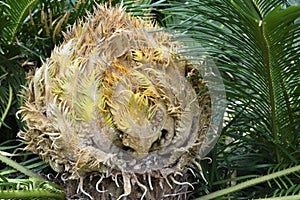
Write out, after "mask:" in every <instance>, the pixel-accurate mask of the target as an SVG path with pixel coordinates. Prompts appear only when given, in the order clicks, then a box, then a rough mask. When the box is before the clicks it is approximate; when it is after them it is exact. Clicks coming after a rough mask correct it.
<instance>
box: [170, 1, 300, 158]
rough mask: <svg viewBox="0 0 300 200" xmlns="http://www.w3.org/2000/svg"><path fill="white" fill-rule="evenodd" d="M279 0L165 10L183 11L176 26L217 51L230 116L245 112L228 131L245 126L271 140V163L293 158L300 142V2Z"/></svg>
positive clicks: (190, 4)
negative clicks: (291, 2) (285, 3)
mask: <svg viewBox="0 0 300 200" xmlns="http://www.w3.org/2000/svg"><path fill="white" fill-rule="evenodd" d="M282 3H284V1H279V0H277V1H272V2H271V3H270V2H266V1H248V0H239V1H238V0H236V1H226V0H224V1H215V2H211V1H201V2H198V1H190V2H188V3H187V4H186V6H185V8H184V10H183V11H181V12H178V8H179V7H182V6H183V5H180V4H178V7H174V8H171V9H170V11H169V12H174V15H175V12H176V15H177V18H178V16H181V24H180V25H177V26H174V28H176V29H184V30H185V31H186V33H188V34H190V37H193V38H195V39H197V41H200V43H202V44H203V46H205V47H207V48H208V51H209V52H210V53H211V54H212V55H217V56H218V60H217V65H218V66H219V67H220V68H221V69H222V71H223V74H224V78H226V79H227V80H226V86H227V91H228V93H227V94H228V97H229V100H230V103H231V105H230V108H231V109H232V110H233V112H228V114H229V117H230V119H233V118H234V114H233V113H237V112H238V110H243V111H244V112H243V114H242V115H241V116H239V119H238V120H237V121H236V122H235V124H231V127H230V129H231V130H230V132H232V133H233V132H237V131H238V130H243V134H244V135H245V136H246V135H249V136H250V137H252V138H255V137H256V138H261V139H262V142H263V143H265V144H268V143H269V144H272V145H270V146H272V149H270V150H271V151H272V152H275V155H276V156H275V157H273V158H276V159H275V160H274V162H280V161H281V160H282V159H288V160H291V159H292V160H293V161H295V160H297V159H296V158H295V157H294V155H293V156H292V155H291V151H293V150H292V149H294V148H295V147H296V146H297V145H299V131H297V130H299V125H298V124H299V122H300V117H299V105H300V96H299V93H298V92H296V90H295V88H296V87H297V85H299V78H297V77H299V73H300V72H299V56H298V54H299V51H300V45H299V40H300V36H299V31H300V29H299V24H297V23H295V21H296V19H297V18H299V17H300V7H299V6H288V5H286V6H285V7H283V6H282ZM188 15H189V16H188ZM185 18H187V19H188V20H184V19H185ZM233 82H234V83H235V84H232V83H233ZM232 114H233V115H232ZM228 129H229V127H228ZM228 131H229V130H228ZM278 145H280V147H281V148H279V147H278ZM283 150H284V151H286V152H289V153H285V152H284V151H283Z"/></svg>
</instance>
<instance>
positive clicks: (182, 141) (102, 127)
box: [19, 6, 211, 199]
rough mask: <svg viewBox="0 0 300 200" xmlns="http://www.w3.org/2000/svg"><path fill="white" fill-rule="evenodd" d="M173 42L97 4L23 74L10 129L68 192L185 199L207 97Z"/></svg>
mask: <svg viewBox="0 0 300 200" xmlns="http://www.w3.org/2000/svg"><path fill="white" fill-rule="evenodd" d="M179 48H181V44H180V43H178V42H175V41H173V40H172V37H171V35H169V34H167V33H165V32H162V31H160V30H159V28H158V27H157V26H156V25H155V24H154V23H152V22H149V21H144V20H141V19H137V18H134V17H131V16H129V15H127V14H126V13H125V10H124V9H123V8H121V7H120V8H108V7H106V6H98V9H97V11H96V13H95V14H94V15H91V14H90V15H88V16H87V19H86V21H80V22H78V23H77V24H75V25H73V26H72V27H71V28H70V30H69V32H68V33H66V34H65V41H64V42H63V43H62V44H61V45H60V46H59V47H56V48H55V49H54V50H53V52H52V55H51V57H50V58H49V59H48V60H47V61H46V62H45V63H44V64H43V66H42V67H41V68H39V69H37V70H36V72H35V74H34V75H33V76H32V77H30V83H29V86H28V87H27V88H26V90H25V92H24V99H25V103H24V106H23V107H22V108H21V113H22V116H23V118H24V120H26V122H27V126H28V130H27V131H26V132H20V133H19V136H20V137H21V138H22V139H23V140H24V141H25V143H26V144H27V147H26V148H25V150H30V151H33V152H35V153H37V154H39V155H40V157H41V158H42V159H44V160H45V161H46V162H48V163H49V164H50V165H51V167H52V168H53V169H54V170H55V171H57V172H59V173H62V174H63V175H62V177H63V180H65V181H66V182H65V183H66V186H67V187H66V188H67V189H66V193H67V194H68V195H69V196H70V198H71V196H72V195H73V196H74V195H75V196H76V193H78V192H79V193H81V194H83V195H86V196H89V197H90V198H91V199H92V198H94V199H117V198H118V199H122V198H123V197H125V196H127V197H128V198H129V199H136V198H141V199H143V198H144V199H162V198H166V199H173V198H174V199H175V198H176V199H177V198H181V199H184V198H187V193H188V192H189V191H191V190H192V189H193V186H192V181H193V179H194V178H193V176H192V175H193V169H197V170H199V169H200V170H201V167H200V165H199V164H198V162H197V161H198V160H200V159H201V158H202V157H201V156H200V154H199V152H200V151H201V150H203V149H205V148H207V146H206V145H207V133H208V127H209V125H210V122H211V108H210V107H211V100H210V95H209V93H208V92H207V88H206V85H205V83H204V81H203V80H202V79H200V70H201V66H200V65H195V64H194V63H192V62H188V59H187V58H185V57H183V56H180V55H179V50H178V49H179ZM203 91H204V92H203ZM188 172H190V173H188ZM72 180H73V181H72ZM74 180H75V182H74ZM74 183H75V184H79V185H78V188H79V190H78V191H77V192H76V191H73V188H74V187H73V186H72V185H74ZM81 194H78V195H79V196H80V195H81Z"/></svg>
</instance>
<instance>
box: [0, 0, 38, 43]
mask: <svg viewBox="0 0 300 200" xmlns="http://www.w3.org/2000/svg"><path fill="white" fill-rule="evenodd" d="M37 2H38V0H18V1H17V0H13V1H9V2H7V3H4V2H2V1H1V4H0V5H1V11H2V17H3V20H5V22H6V23H4V24H2V23H1V24H2V25H1V30H2V31H3V33H2V37H3V38H2V39H3V40H4V41H6V42H12V41H13V40H14V37H15V36H16V34H17V31H18V29H19V27H20V26H21V24H22V23H23V21H24V19H25V17H27V16H28V10H29V8H30V7H31V6H33V5H34V4H35V3H37Z"/></svg>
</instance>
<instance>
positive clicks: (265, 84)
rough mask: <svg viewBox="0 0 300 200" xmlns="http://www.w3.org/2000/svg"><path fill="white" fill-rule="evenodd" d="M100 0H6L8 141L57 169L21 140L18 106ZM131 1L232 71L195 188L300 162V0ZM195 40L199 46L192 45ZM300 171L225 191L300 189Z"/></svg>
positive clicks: (1, 109)
mask: <svg viewBox="0 0 300 200" xmlns="http://www.w3.org/2000/svg"><path fill="white" fill-rule="evenodd" d="M97 2H98V1H97ZM98 3H101V2H98ZM115 3H118V2H117V1H115V2H113V4H115ZM93 4H94V2H93V1H89V0H88V1H75V0H74V1H72V0H69V1H58V0H53V1H43V0H18V1H11V0H6V1H0V12H1V13H0V21H1V24H0V85H1V87H0V116H1V121H0V128H1V132H0V133H1V135H2V137H1V142H0V143H1V144H0V150H1V151H5V152H7V153H19V154H18V156H13V157H12V159H13V160H16V161H17V162H19V163H21V164H22V165H24V166H27V167H28V168H30V169H32V170H33V171H34V172H37V173H40V174H48V173H50V172H51V169H50V168H49V167H48V166H47V165H46V164H44V163H43V162H42V161H41V160H39V158H38V157H37V156H35V155H33V154H31V153H24V152H21V151H19V150H18V148H20V147H21V146H22V144H21V143H20V142H19V141H18V140H17V139H16V138H15V136H16V133H17V132H18V130H19V129H22V128H23V124H22V123H21V122H20V120H18V119H17V118H16V115H15V114H16V112H17V110H18V107H19V106H20V105H21V104H22V99H21V98H20V97H19V96H18V94H19V92H20V89H21V87H22V85H26V79H25V77H26V73H29V74H30V73H32V71H33V70H34V69H35V68H37V67H40V66H41V63H42V61H43V60H45V59H46V58H47V57H49V55H50V52H51V50H52V49H53V47H54V46H55V45H57V44H59V43H60V42H61V41H62V39H63V37H62V32H63V31H66V29H67V27H68V25H70V24H73V23H74V22H75V21H76V20H78V19H80V18H82V17H83V16H85V14H86V10H89V11H90V12H93ZM124 4H125V6H127V10H128V12H130V13H132V14H133V15H137V16H140V17H151V18H153V19H155V20H157V21H158V23H159V24H160V25H161V26H164V27H166V28H168V29H170V31H179V32H183V33H185V34H186V35H188V36H189V37H190V38H193V39H194V40H195V41H196V42H197V44H201V47H203V48H205V50H206V51H207V53H208V54H209V55H211V57H212V58H213V60H214V61H215V64H216V66H217V67H218V68H219V70H220V71H221V73H222V76H223V78H224V84H225V87H226V95H227V100H228V107H227V115H226V117H225V119H224V125H225V126H224V129H223V133H222V135H221V137H220V139H219V141H218V143H217V144H216V146H215V148H214V149H213V150H212V151H211V152H210V154H209V155H208V157H210V158H211V159H212V162H209V161H208V160H203V161H202V162H201V165H202V168H203V172H204V175H205V177H206V179H207V184H205V183H204V182H203V183H202V186H200V187H199V188H197V190H196V191H195V197H197V196H198V197H200V196H204V195H207V194H209V193H213V192H216V193H217V192H220V191H222V190H224V189H225V188H229V187H232V186H238V185H239V183H242V182H244V181H246V180H250V179H252V178H255V177H258V176H264V175H267V174H270V175H272V174H275V173H276V172H277V171H281V170H284V169H288V168H289V167H293V166H295V167H298V166H299V160H300V158H299V157H300V152H299V151H300V150H299V149H300V148H299V138H300V137H299V135H300V125H299V124H300V110H299V109H300V64H299V61H300V60H299V59H300V56H299V53H300V29H299V22H300V20H299V17H300V6H299V2H297V1H285V0H273V1H265V0H252V1H251V0H235V1H229V0H215V1H210V0H204V1H193V0H190V1H168V0H161V1H147V0H146V1H124ZM197 44H196V45H197ZM194 49H195V48H194V47H191V48H190V53H191V54H193V50H194ZM10 156H11V155H10ZM13 172H16V171H14V170H11V168H8V167H7V166H6V165H4V164H1V176H0V178H1V180H2V183H3V184H4V185H5V184H6V185H11V183H10V182H9V181H7V177H10V178H24V176H23V175H22V174H20V173H13ZM199 176H200V175H199ZM5 177H6V178H5ZM299 177H300V174H299V170H298V171H297V170H296V172H293V173H289V174H285V176H283V177H280V178H276V179H271V180H269V181H265V182H261V183H259V184H255V185H253V184H250V183H249V185H248V187H246V188H244V189H241V188H237V189H236V190H234V191H233V192H232V193H230V194H222V195H219V196H222V197H219V198H220V199H251V198H265V197H280V196H282V197H283V196H293V195H294V197H295V198H296V195H298V196H299V195H300V193H299V191H300V181H299V180H300V178H299ZM5 180H6V181H5ZM1 187H2V186H1ZM3 187H4V186H3ZM10 189H11V188H10ZM0 196H1V195H0ZM204 197H205V196H204ZM204 197H202V198H201V199H204Z"/></svg>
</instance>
